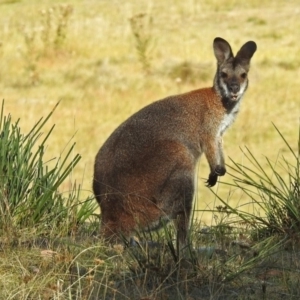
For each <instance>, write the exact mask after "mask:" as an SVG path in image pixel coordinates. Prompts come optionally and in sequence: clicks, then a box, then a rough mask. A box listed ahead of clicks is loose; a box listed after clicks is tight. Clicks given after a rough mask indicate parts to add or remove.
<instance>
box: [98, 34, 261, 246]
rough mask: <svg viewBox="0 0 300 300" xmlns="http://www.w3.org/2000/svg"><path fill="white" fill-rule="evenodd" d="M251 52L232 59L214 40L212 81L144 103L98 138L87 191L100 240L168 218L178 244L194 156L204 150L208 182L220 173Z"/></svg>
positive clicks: (183, 233) (183, 234) (187, 211)
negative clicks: (98, 216) (97, 213)
mask: <svg viewBox="0 0 300 300" xmlns="http://www.w3.org/2000/svg"><path fill="white" fill-rule="evenodd" d="M255 50H256V45H255V43H254V42H248V43H246V44H245V45H244V46H243V47H242V48H241V50H240V51H239V53H238V54H237V55H236V57H234V56H233V55H232V51H231V48H230V46H229V44H228V43H227V42H226V41H225V40H223V39H221V38H216V39H215V41H214V52H215V56H216V58H217V62H218V69H217V74H216V76H215V80H214V86H213V87H211V88H203V89H198V90H195V91H191V92H188V93H185V94H181V95H175V96H171V97H168V98H165V99H163V100H160V101H157V102H154V103H152V104H150V105H148V106H146V107H145V108H143V109H142V110H140V111H139V112H137V113H135V114H134V115H133V116H131V117H130V118H129V119H128V120H127V121H125V122H124V123H123V124H121V125H120V126H119V127H118V128H117V129H116V130H115V131H114V132H113V133H112V135H111V136H110V137H109V138H108V140H107V141H106V142H105V143H104V145H103V146H102V148H101V149H100V150H99V152H98V154H97V156H96V160H95V169H94V181H93V189H94V193H95V196H96V199H97V201H98V203H99V204H100V207H101V212H102V222H101V223H102V225H101V234H102V235H103V236H104V237H105V238H107V239H112V240H113V239H116V238H118V237H120V236H125V237H128V236H130V234H131V233H132V232H133V231H134V230H136V229H138V228H142V229H153V228H157V227H159V225H160V223H162V220H167V219H173V220H176V225H177V230H178V239H179V242H180V243H181V244H183V245H184V244H185V243H186V242H187V231H188V227H189V221H190V215H191V210H192V204H193V195H194V176H195V167H196V164H197V161H198V159H199V158H200V156H201V154H202V153H205V155H206V158H207V160H208V162H209V165H210V170H211V172H210V174H209V178H208V181H207V183H208V186H213V185H214V184H215V183H216V181H217V178H218V176H223V175H224V174H225V172H226V169H225V163H224V155H223V151H222V135H223V133H224V131H225V130H226V129H227V127H228V126H229V125H230V124H231V123H232V122H233V120H234V118H235V116H236V114H237V112H238V107H239V102H240V100H241V97H242V95H243V93H244V92H245V90H246V88H247V83H248V80H247V77H245V74H246V75H247V72H248V70H249V63H250V59H251V57H252V55H253V53H254V52H255Z"/></svg>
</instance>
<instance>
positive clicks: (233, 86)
mask: <svg viewBox="0 0 300 300" xmlns="http://www.w3.org/2000/svg"><path fill="white" fill-rule="evenodd" d="M239 90H240V85H239V84H238V83H236V82H233V83H231V84H230V85H229V91H230V92H231V93H234V94H236V93H237V92H238V91H239Z"/></svg>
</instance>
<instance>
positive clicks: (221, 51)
mask: <svg viewBox="0 0 300 300" xmlns="http://www.w3.org/2000/svg"><path fill="white" fill-rule="evenodd" d="M213 47H214V52H215V57H216V59H217V61H218V64H221V63H223V62H224V61H225V60H227V59H228V58H230V57H233V54H232V50H231V47H230V45H229V44H228V42H227V41H225V40H224V39H222V38H220V37H216V38H215V39H214V44H213Z"/></svg>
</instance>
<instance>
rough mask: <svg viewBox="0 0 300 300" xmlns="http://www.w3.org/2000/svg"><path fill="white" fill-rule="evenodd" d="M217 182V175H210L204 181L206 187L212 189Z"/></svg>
mask: <svg viewBox="0 0 300 300" xmlns="http://www.w3.org/2000/svg"><path fill="white" fill-rule="evenodd" d="M217 181H218V175H217V174H216V173H210V174H209V176H208V179H207V181H206V186H207V187H212V186H214V185H215V184H216V183H217Z"/></svg>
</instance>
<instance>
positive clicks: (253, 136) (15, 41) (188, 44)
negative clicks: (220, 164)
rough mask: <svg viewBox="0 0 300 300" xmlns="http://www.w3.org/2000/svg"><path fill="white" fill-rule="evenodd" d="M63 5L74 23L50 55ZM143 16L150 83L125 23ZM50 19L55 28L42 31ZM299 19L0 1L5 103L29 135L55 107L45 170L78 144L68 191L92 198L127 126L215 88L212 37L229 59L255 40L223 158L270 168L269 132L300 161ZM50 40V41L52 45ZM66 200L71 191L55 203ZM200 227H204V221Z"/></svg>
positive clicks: (260, 12) (291, 6) (0, 85)
mask: <svg viewBox="0 0 300 300" xmlns="http://www.w3.org/2000/svg"><path fill="white" fill-rule="evenodd" d="M62 3H63V4H64V5H70V6H71V8H72V12H71V14H70V15H69V17H66V19H65V21H67V27H66V30H65V39H64V37H63V40H62V41H61V43H60V44H59V45H58V46H55V43H54V42H53V41H54V40H55V38H56V37H57V35H59V34H58V33H57V32H56V31H55V30H56V29H57V26H58V24H60V22H61V21H60V20H61V19H59V18H60V16H61V13H62V11H63V10H64V8H63V7H60V5H61V4H62ZM49 9H52V11H51V12H49ZM139 13H144V14H146V16H145V18H144V19H145V28H144V29H141V30H142V34H144V35H149V37H150V48H149V62H150V66H151V67H150V68H151V73H150V74H149V75H145V73H144V72H143V68H142V65H141V63H140V61H139V56H138V53H137V51H136V46H135V40H134V37H133V34H132V30H131V27H130V22H129V19H130V18H132V17H134V16H136V15H137V14H139ZM48 14H50V15H51V16H52V17H51V18H52V19H51V20H52V21H51V22H52V23H51V26H49V27H48V29H47V25H46V24H47V23H46V20H47V16H48ZM299 14H300V9H299V1H297V0H291V1H284V0H280V1H271V0H266V1H258V0H251V1H247V2H244V1H243V2H242V1H234V0H227V1H222V3H220V2H219V1H211V0H206V1H194V0H188V1H171V0H166V1H146V0H142V1H137V0H132V1H128V2H124V1H88V2H87V1H84V2H83V1H64V2H61V1H50V0H48V1H35V0H32V1H3V0H0V99H5V111H6V113H11V114H12V116H13V118H14V119H18V118H21V123H20V124H21V128H22V129H23V131H25V132H27V131H28V130H29V129H30V128H31V127H32V126H33V124H34V123H35V122H36V121H37V120H38V119H39V118H40V117H42V116H45V115H47V114H48V112H49V111H50V110H51V109H52V108H53V106H54V105H55V103H56V102H57V101H61V103H60V105H59V107H58V109H57V110H56V112H55V114H54V116H53V117H52V118H51V120H50V123H51V124H50V123H49V127H50V125H52V124H53V123H55V124H56V129H55V131H54V133H53V135H52V138H51V141H52V142H51V144H49V145H48V149H47V153H48V156H49V158H51V157H54V156H58V155H59V154H60V153H61V152H62V151H63V150H64V148H65V146H66V144H67V143H68V142H69V140H70V138H71V137H72V136H73V135H74V134H75V136H74V138H73V139H72V141H76V144H77V146H76V151H77V152H78V153H80V154H81V155H82V160H81V161H80V163H79V165H78V166H77V167H76V169H75V170H74V174H73V178H72V180H76V181H77V182H81V183H82V186H83V189H85V190H86V193H87V194H90V193H92V191H91V181H92V170H93V161H94V156H95V154H96V152H97V151H98V149H99V147H100V146H101V145H102V143H103V142H104V141H105V139H106V138H107V137H108V136H109V134H110V133H111V132H112V131H113V130H114V129H115V128H116V127H117V126H118V125H119V124H120V123H121V122H122V121H123V120H125V119H126V118H127V117H129V116H130V115H131V114H132V113H134V112H135V111H137V110H138V109H140V108H141V107H143V106H145V105H146V104H148V103H151V102H153V101H155V100H157V99H161V98H163V97H166V96H168V95H171V94H176V93H178V92H185V91H188V90H191V89H195V88H199V87H204V86H209V85H211V84H212V80H213V76H214V72H215V64H216V63H215V58H214V56H213V52H212V41H213V39H214V37H216V36H221V37H223V38H225V39H226V40H228V41H229V42H230V44H231V45H232V46H233V50H234V51H236V50H237V49H238V48H239V47H240V46H241V44H242V43H244V42H246V41H248V40H254V41H255V42H256V43H257V45H258V51H257V53H256V54H255V55H254V58H253V60H252V67H251V71H250V86H249V90H248V92H247V93H246V96H245V97H244V100H243V104H242V110H241V113H240V115H239V116H238V118H237V121H236V123H235V124H234V125H233V126H232V128H231V129H230V130H229V131H228V132H227V134H226V136H225V154H226V156H230V157H231V158H233V159H234V160H235V161H236V162H240V163H243V162H244V159H245V158H244V156H243V154H242V152H241V151H240V149H239V147H243V146H244V145H247V146H248V147H249V148H250V149H251V151H252V152H253V154H254V155H255V156H256V157H257V159H258V160H260V161H261V162H262V163H263V162H264V155H267V156H268V157H269V158H270V159H273V160H274V161H275V160H276V158H277V156H278V153H279V151H280V150H281V148H282V145H283V144H282V141H281V139H280V137H279V136H278V135H277V134H276V132H275V130H274V128H273V126H272V122H273V123H275V124H276V126H277V127H278V128H279V129H280V130H281V131H282V133H283V134H284V136H285V137H286V139H287V140H288V142H289V143H290V144H291V146H293V147H294V148H295V149H296V141H297V132H298V124H299V115H300V114H299V113H300V100H299V98H300V96H299V95H300V85H299V75H300V74H299V72H300V67H299V66H300V44H299V39H298V35H299V32H298V30H297V29H298V28H300V18H299ZM62 24H63V23H62ZM45 32H48V34H49V36H50V38H49V41H48V42H47V43H46V42H45V41H44V40H43V36H44V35H43V34H44V33H45ZM26 37H27V42H26ZM184 64H185V65H186V66H187V67H186V68H184V67H183V65H184ZM177 77H182V78H181V80H177ZM227 162H228V163H229V160H227ZM208 172H209V171H208V167H207V163H206V161H205V158H202V160H201V163H200V165H199V172H198V179H199V180H198V181H199V184H198V193H197V208H198V209H206V208H213V205H214V204H215V202H214V201H215V198H214V196H213V194H212V193H211V192H210V191H209V189H207V188H206V187H205V186H204V183H203V178H206V177H207V175H208ZM222 180H224V181H226V182H230V180H231V178H230V176H225V177H224V179H223V178H222ZM68 188H69V185H68V183H66V184H65V185H64V186H63V187H62V191H67V190H68ZM216 190H217V191H218V193H219V194H220V195H221V196H222V197H223V198H224V199H226V198H227V197H228V195H229V194H230V195H231V197H230V199H229V201H230V203H231V204H232V203H234V204H235V205H237V204H238V203H243V201H247V200H245V199H244V198H243V195H240V194H239V191H230V190H229V188H228V186H226V185H223V186H222V185H218V187H217V188H216ZM232 194H233V195H232ZM197 216H198V217H201V218H202V220H204V221H206V222H210V220H211V214H206V215H205V216H202V214H201V213H199V214H198V215H197Z"/></svg>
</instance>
